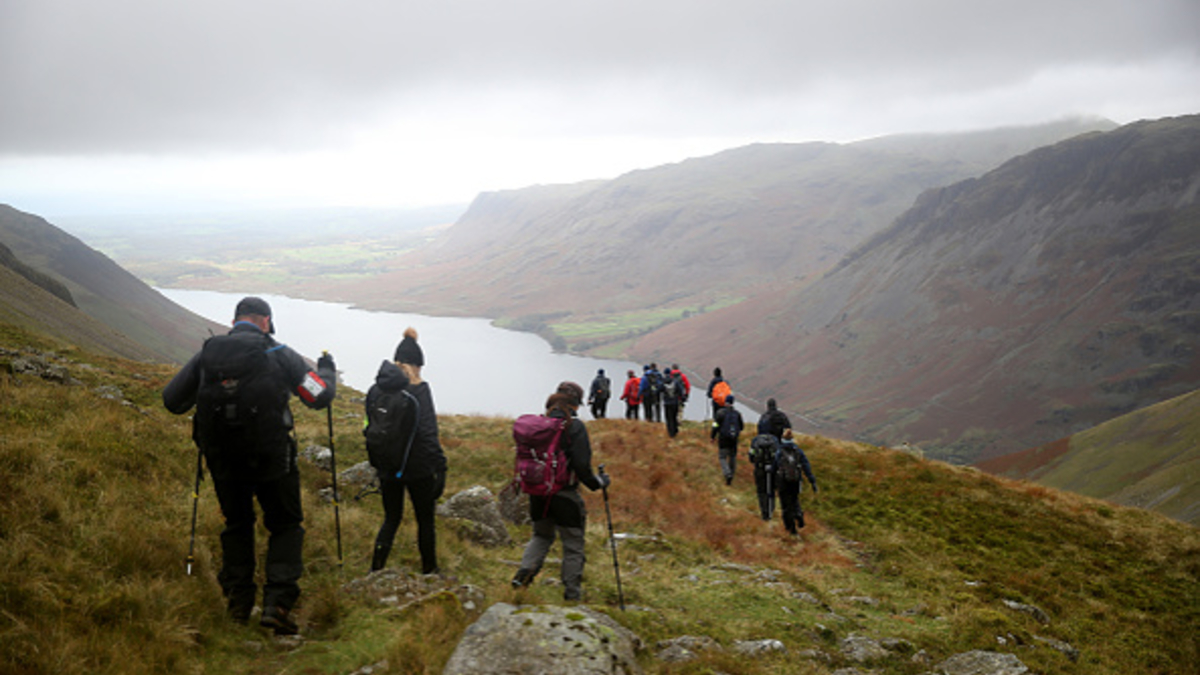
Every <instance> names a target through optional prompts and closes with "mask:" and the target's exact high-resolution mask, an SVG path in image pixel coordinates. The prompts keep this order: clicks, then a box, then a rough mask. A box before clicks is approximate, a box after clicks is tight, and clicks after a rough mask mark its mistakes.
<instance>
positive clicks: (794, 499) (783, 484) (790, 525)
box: [779, 480, 804, 534]
mask: <svg viewBox="0 0 1200 675" xmlns="http://www.w3.org/2000/svg"><path fill="white" fill-rule="evenodd" d="M779 506H780V508H781V510H782V511H783V526H784V527H786V528H787V531H788V532H791V533H792V534H796V532H797V530H798V529H799V528H802V527H804V509H802V508H800V481H798V480H797V481H787V480H781V481H779Z"/></svg>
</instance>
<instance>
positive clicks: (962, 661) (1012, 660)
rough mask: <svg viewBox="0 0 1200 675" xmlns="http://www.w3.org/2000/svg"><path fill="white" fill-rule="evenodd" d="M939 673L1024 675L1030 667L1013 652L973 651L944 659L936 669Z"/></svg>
mask: <svg viewBox="0 0 1200 675" xmlns="http://www.w3.org/2000/svg"><path fill="white" fill-rule="evenodd" d="M935 672H937V673H939V675H1022V674H1023V673H1028V672H1029V668H1027V667H1026V666H1025V664H1024V663H1021V660H1020V659H1018V658H1017V657H1016V656H1014V655H1012V654H1001V653H999V652H985V651H979V650H976V651H973V652H965V653H963V654H955V655H954V656H951V657H950V658H948V659H946V660H945V661H942V662H941V663H940V664H939V665H938V666H937V669H936V671H935Z"/></svg>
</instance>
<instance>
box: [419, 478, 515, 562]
mask: <svg viewBox="0 0 1200 675" xmlns="http://www.w3.org/2000/svg"><path fill="white" fill-rule="evenodd" d="M437 514H438V515H439V516H441V517H443V518H452V519H457V520H460V521H463V523H464V524H465V526H463V527H459V528H458V532H459V534H460V536H463V537H464V538H466V539H469V540H470V541H474V542H475V543H477V544H480V545H481V546H487V547H497V546H508V545H509V544H510V543H512V538H511V537H509V535H508V527H507V526H506V525H505V524H504V519H503V518H502V517H501V516H500V508H499V506H497V504H496V498H495V497H494V496H493V495H492V493H491V491H490V490H488V489H487V488H485V487H483V486H482V485H475V486H472V487H469V488H467V489H466V490H463V491H462V492H459V493H457V494H455V495H454V496H452V497H450V499H447V500H446V501H445V502H444V503H442V504H439V505H438V507H437Z"/></svg>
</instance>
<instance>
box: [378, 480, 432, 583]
mask: <svg viewBox="0 0 1200 675" xmlns="http://www.w3.org/2000/svg"><path fill="white" fill-rule="evenodd" d="M445 487H446V476H445V474H436V475H430V476H425V477H422V478H404V479H402V480H380V481H379V492H380V494H381V495H382V496H383V525H381V526H380V527H379V534H378V535H376V537H375V553H374V555H373V556H372V558H371V570H372V571H374V570H377V569H382V568H383V566H384V565H385V564H387V559H388V555H389V554H390V553H391V551H392V542H393V541H395V539H396V530H397V529H399V528H400V521H401V520H402V519H403V518H404V493H405V491H407V492H408V497H409V500H410V501H412V506H413V513H414V514H415V515H416V518H417V550H418V551H420V552H421V573H422V574H432V573H433V572H436V571H437V569H438V561H437V529H436V524H435V520H434V512H435V510H436V509H437V500H438V497H441V496H442V490H444V489H445Z"/></svg>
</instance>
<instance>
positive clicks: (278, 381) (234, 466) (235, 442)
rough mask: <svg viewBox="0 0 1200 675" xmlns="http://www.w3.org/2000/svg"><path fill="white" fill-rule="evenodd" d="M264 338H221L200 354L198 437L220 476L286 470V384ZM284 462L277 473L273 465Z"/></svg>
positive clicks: (215, 338)
mask: <svg viewBox="0 0 1200 675" xmlns="http://www.w3.org/2000/svg"><path fill="white" fill-rule="evenodd" d="M275 348H276V347H273V346H272V343H271V341H270V340H269V339H268V338H267V337H266V336H265V335H262V334H259V333H251V332H244V333H230V334H228V335H216V336H213V337H211V338H209V339H207V340H205V341H204V347H203V348H202V349H201V350H200V360H199V369H200V388H199V389H198V390H197V392H196V416H195V427H194V432H195V436H196V441H197V443H198V444H199V446H200V447H201V448H202V449H203V450H204V454H205V457H206V458H207V459H208V461H209V466H210V467H211V468H212V469H213V470H214V471H216V472H218V473H222V472H228V471H236V472H239V473H240V472H249V474H250V475H262V474H264V473H266V472H269V471H271V469H272V468H283V467H286V457H287V455H286V452H281V450H282V449H285V448H286V447H287V443H288V438H289V436H288V432H289V430H288V425H287V424H285V414H286V410H287V399H288V389H287V384H286V383H285V382H284V381H283V379H282V378H281V377H280V376H279V373H278V369H277V368H275V366H274V364H273V363H272V361H271V358H270V357H269V355H268V352H269V351H271V350H272V349H275ZM280 458H283V459H282V461H280V462H279V466H278V467H272V466H271V461H272V460H273V459H274V460H277V461H279V460H280Z"/></svg>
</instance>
